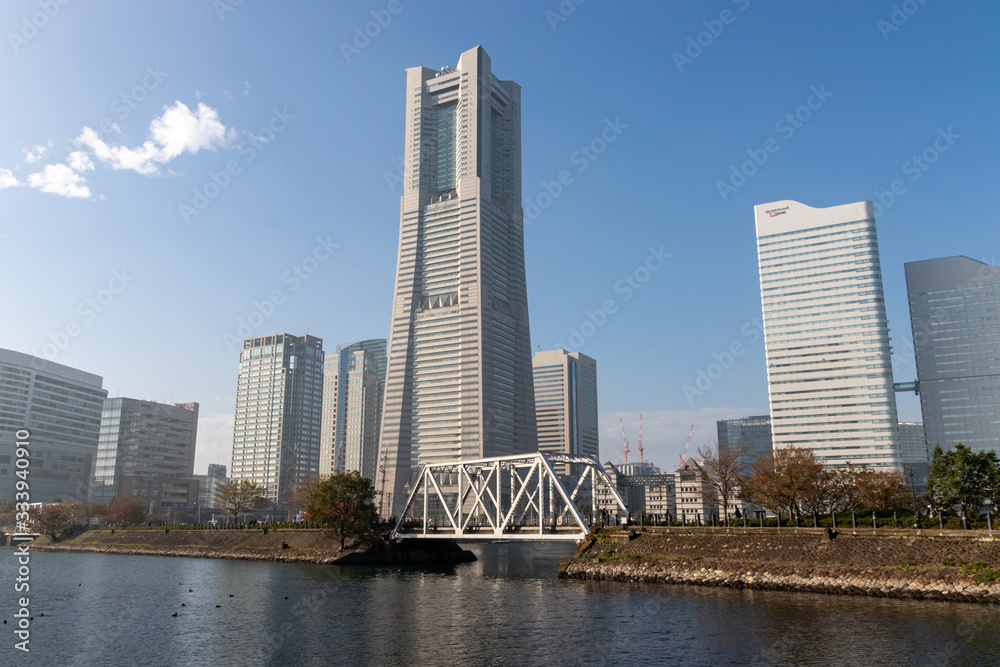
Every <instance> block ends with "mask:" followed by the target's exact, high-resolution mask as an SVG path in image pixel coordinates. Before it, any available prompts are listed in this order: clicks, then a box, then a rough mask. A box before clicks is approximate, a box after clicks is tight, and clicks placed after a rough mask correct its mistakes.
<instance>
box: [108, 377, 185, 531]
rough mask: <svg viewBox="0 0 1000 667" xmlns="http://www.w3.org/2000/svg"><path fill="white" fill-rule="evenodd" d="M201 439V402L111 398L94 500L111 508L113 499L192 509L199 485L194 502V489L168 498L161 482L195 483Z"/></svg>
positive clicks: (158, 506) (148, 505) (149, 505)
mask: <svg viewBox="0 0 1000 667" xmlns="http://www.w3.org/2000/svg"><path fill="white" fill-rule="evenodd" d="M197 437H198V404H197V403H177V404H176V405H167V404H165V403H154V402H152V401H141V400H137V399H134V398H123V397H115V398H109V399H107V400H106V401H105V402H104V412H103V414H102V415H101V434H100V439H99V441H98V448H97V466H96V469H95V473H94V484H93V487H92V492H91V500H93V501H94V502H96V503H101V504H107V502H108V501H109V500H111V499H112V498H116V497H125V496H136V497H139V498H141V499H142V500H143V502H144V504H145V506H146V508H147V509H148V510H149V511H151V512H152V511H155V510H156V509H157V508H160V507H190V506H193V504H194V502H195V501H196V500H197V499H198V498H197V492H198V491H197V489H198V487H197V485H195V486H194V490H193V493H194V496H193V497H191V498H189V497H188V495H189V493H190V491H189V490H184V491H181V492H178V493H177V495H176V497H167V496H164V493H166V491H165V489H164V488H163V485H162V480H173V481H177V480H187V481H190V480H192V479H193V477H192V475H193V473H194V449H195V441H196V440H197ZM182 486H186V485H182ZM178 488H180V487H178ZM181 496H183V497H181ZM189 501H190V502H189Z"/></svg>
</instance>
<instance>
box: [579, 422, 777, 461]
mask: <svg viewBox="0 0 1000 667" xmlns="http://www.w3.org/2000/svg"><path fill="white" fill-rule="evenodd" d="M768 413H769V410H768V408H767V407H766V406H765V407H764V408H701V409H691V410H657V411H655V412H644V413H643V414H642V446H643V449H644V451H645V454H646V460H647V461H652V462H653V463H655V464H656V465H658V466H659V467H660V469H661V470H665V471H669V472H672V471H673V470H674V468H676V467H677V465H678V464H679V463H680V454H681V452H682V451H683V450H684V442H685V440H687V437H688V432H689V431H690V430H691V426H692V425H694V433H692V435H691V449H690V451H689V452H688V454H689V455H692V454H697V453H698V448H699V447H704V446H705V445H707V444H709V443H712V442H715V440H716V438H717V436H718V429H717V426H716V422H717V421H718V420H720V419H736V418H739V417H749V416H752V415H766V414H768ZM619 419H621V420H623V421H624V422H625V431H626V434H627V435H628V442H629V461H638V460H639V413H638V412H616V413H614V414H607V415H601V416H600V418H599V423H600V439H601V445H600V446H601V456H600V458H601V462H602V463H603V462H604V461H609V460H610V461H611V462H612V463H622V462H623V460H624V444H623V443H622V427H621V422H619V421H618V420H619Z"/></svg>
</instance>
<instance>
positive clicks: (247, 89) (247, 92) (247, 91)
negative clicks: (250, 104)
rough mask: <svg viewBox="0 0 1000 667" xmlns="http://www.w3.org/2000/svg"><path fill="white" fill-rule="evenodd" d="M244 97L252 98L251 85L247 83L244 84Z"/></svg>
mask: <svg viewBox="0 0 1000 667" xmlns="http://www.w3.org/2000/svg"><path fill="white" fill-rule="evenodd" d="M243 97H250V83H249V82H247V81H244V82H243Z"/></svg>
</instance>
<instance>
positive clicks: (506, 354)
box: [376, 46, 536, 513]
mask: <svg viewBox="0 0 1000 667" xmlns="http://www.w3.org/2000/svg"><path fill="white" fill-rule="evenodd" d="M405 137H406V141H405V147H404V157H403V161H404V176H403V188H404V190H403V196H402V202H401V215H400V232H399V258H398V266H397V271H396V286H395V297H394V302H393V310H392V329H391V335H390V338H389V362H388V369H387V373H386V386H385V404H384V408H383V416H382V444H381V447H382V448H383V449H384V450H385V451H384V452H383V453H380V455H379V465H380V466H381V465H382V462H383V459H384V460H385V463H386V474H385V479H384V480H383V479H382V478H381V473H379V476H380V478H379V479H377V480H376V490H377V491H378V492H379V493H383V492H384V494H392V496H391V498H389V497H388V496H386V497H383V507H386V508H388V507H392V508H393V509H394V510H395V511H400V510H401V509H402V505H403V503H404V502H405V498H404V497H401V496H403V495H404V494H405V492H406V489H407V488H408V483H409V482H410V480H411V478H412V477H413V475H414V474H415V473H416V472H417V471H418V470H419V467H420V466H421V465H422V464H424V463H438V462H442V461H449V460H455V459H463V458H464V459H469V458H476V457H486V456H500V455H505V454H517V453H524V452H528V451H534V450H535V448H536V442H535V412H534V396H533V391H532V375H531V344H530V338H529V334H528V301H527V288H526V285H525V272H524V229H523V217H522V216H523V214H522V210H521V88H520V86H518V85H517V84H516V83H514V82H513V81H500V80H499V79H497V78H496V77H495V76H494V75H493V73H492V71H491V69H490V58H489V56H488V55H487V54H486V52H485V51H484V50H483V49H482V48H481V47H478V46H477V47H476V48H474V49H471V50H469V51H466V52H465V53H463V54H462V55H461V57H460V58H459V61H458V66H457V67H445V68H443V69H441V70H433V69H428V68H425V67H414V68H410V69H407V70H406V131H405ZM383 513H388V511H387V510H383Z"/></svg>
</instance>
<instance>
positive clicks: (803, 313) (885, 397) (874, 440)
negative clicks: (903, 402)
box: [754, 200, 900, 468]
mask: <svg viewBox="0 0 1000 667" xmlns="http://www.w3.org/2000/svg"><path fill="white" fill-rule="evenodd" d="M754 215H755V218H756V224H757V255H758V260H759V265H760V291H761V301H762V304H763V311H764V347H765V350H766V354H767V382H768V394H769V397H770V402H771V432H772V436H773V439H774V448H775V449H780V448H782V447H788V446H792V445H794V446H797V447H802V448H808V449H811V450H812V451H813V453H814V454H815V455H816V458H817V459H819V460H820V461H822V462H823V463H824V464H826V465H829V466H835V465H842V464H844V463H847V462H848V461H850V462H851V463H854V464H867V465H868V466H871V467H886V466H891V467H897V468H898V467H899V465H900V450H899V435H898V425H897V420H896V396H895V394H894V393H893V387H892V365H891V359H890V350H889V327H888V324H887V322H886V316H885V299H884V298H883V295H882V269H881V266H880V264H879V254H878V239H877V237H876V234H875V214H874V212H873V208H872V203H871V202H858V203H856V204H845V205H843V206H832V207H830V208H812V207H809V206H806V205H804V204H800V203H799V202H795V201H787V200H786V201H778V202H773V203H770V204H759V205H757V206H755V207H754Z"/></svg>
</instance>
